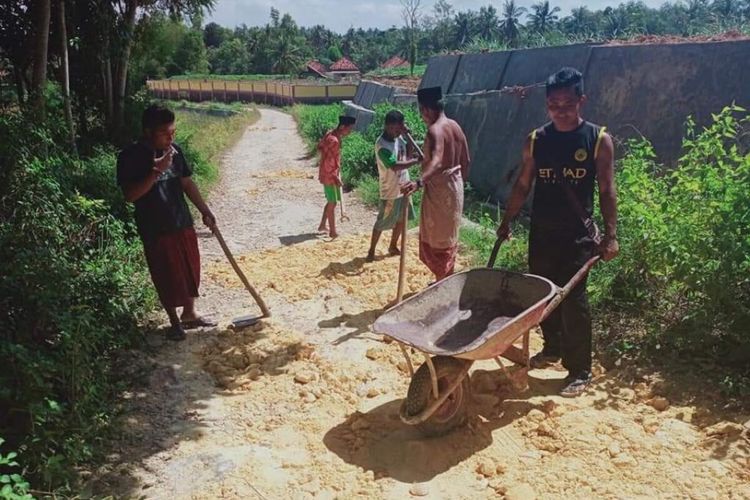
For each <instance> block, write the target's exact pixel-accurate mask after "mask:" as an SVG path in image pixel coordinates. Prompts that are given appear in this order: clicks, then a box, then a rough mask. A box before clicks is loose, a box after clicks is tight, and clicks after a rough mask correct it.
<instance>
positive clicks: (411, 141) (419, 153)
mask: <svg viewBox="0 0 750 500" xmlns="http://www.w3.org/2000/svg"><path fill="white" fill-rule="evenodd" d="M406 140H407V141H408V142H409V143H410V144H411V145H412V147H413V148H414V150H415V151H416V152H417V154H418V155H419V157H420V158H424V152H423V151H422V148H420V147H419V144H417V141H415V140H414V137H412V136H411V132H407V133H406Z"/></svg>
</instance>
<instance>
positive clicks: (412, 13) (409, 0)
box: [401, 0, 422, 75]
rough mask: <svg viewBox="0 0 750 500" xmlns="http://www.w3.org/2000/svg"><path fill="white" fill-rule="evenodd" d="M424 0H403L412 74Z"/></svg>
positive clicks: (403, 13) (403, 14)
mask: <svg viewBox="0 0 750 500" xmlns="http://www.w3.org/2000/svg"><path fill="white" fill-rule="evenodd" d="M421 4H422V0H401V16H402V17H403V19H404V28H405V35H406V40H407V43H408V46H409V51H408V58H409V67H410V70H411V74H412V75H413V74H414V66H415V65H416V64H417V43H418V42H417V37H418V36H419V20H420V18H421V16H422V14H421V10H422V5H421Z"/></svg>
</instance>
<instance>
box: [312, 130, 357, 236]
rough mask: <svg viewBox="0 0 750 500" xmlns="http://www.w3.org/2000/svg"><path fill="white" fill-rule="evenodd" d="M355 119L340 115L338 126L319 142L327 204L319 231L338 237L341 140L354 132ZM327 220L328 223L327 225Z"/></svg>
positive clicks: (319, 178)
mask: <svg viewBox="0 0 750 500" xmlns="http://www.w3.org/2000/svg"><path fill="white" fill-rule="evenodd" d="M355 121H356V120H355V119H354V117H352V116H339V124H338V126H337V127H336V128H335V129H333V130H331V131H329V132H327V133H326V135H324V136H323V138H322V139H321V140H320V142H319V143H318V151H320V167H319V170H318V180H320V183H321V184H323V192H324V193H325V196H326V204H325V207H323V217H322V218H321V219H320V226H318V231H320V232H325V231H328V235H329V236H330V237H331V238H336V237H337V236H338V233H337V232H336V204H337V203H338V202H339V201H341V186H342V182H341V175H340V170H341V140H342V139H343V138H344V137H346V136H347V135H349V134H351V133H352V130H353V129H354V123H355ZM326 222H327V223H328V224H327V226H326Z"/></svg>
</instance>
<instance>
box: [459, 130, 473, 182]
mask: <svg viewBox="0 0 750 500" xmlns="http://www.w3.org/2000/svg"><path fill="white" fill-rule="evenodd" d="M461 135H462V136H463V141H462V144H461V176H462V177H463V178H464V181H466V180H467V179H468V178H469V167H470V166H471V157H470V156H469V143H468V141H467V140H466V136H465V135H464V134H461Z"/></svg>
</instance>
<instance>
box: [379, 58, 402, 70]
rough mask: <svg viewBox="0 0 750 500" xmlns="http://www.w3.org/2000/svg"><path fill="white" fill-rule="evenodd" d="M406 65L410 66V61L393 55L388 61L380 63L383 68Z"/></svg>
mask: <svg viewBox="0 0 750 500" xmlns="http://www.w3.org/2000/svg"><path fill="white" fill-rule="evenodd" d="M406 66H409V61H406V60H404V59H403V58H401V57H399V56H393V57H391V58H390V59H388V60H387V61H386V62H384V63H383V64H381V65H380V67H381V68H383V69H390V68H403V67H406Z"/></svg>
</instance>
